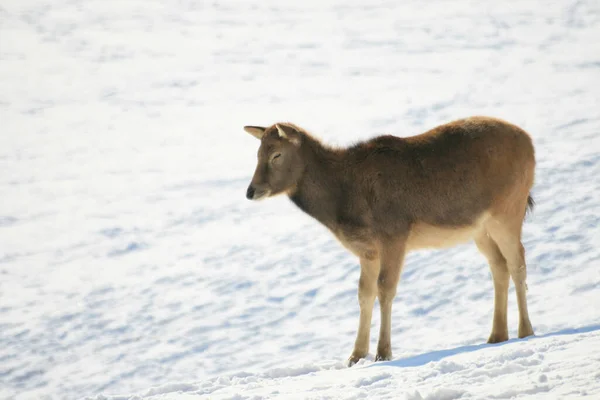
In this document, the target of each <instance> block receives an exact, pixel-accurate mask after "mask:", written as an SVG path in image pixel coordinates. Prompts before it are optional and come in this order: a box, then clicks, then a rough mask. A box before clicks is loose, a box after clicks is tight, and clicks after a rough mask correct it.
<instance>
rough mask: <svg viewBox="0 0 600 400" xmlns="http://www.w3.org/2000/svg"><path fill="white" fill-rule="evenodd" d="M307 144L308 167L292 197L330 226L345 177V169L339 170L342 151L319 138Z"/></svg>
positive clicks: (299, 206)
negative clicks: (321, 142)
mask: <svg viewBox="0 0 600 400" xmlns="http://www.w3.org/2000/svg"><path fill="white" fill-rule="evenodd" d="M306 147H307V148H306V149H304V159H305V160H306V167H305V169H304V173H303V174H302V176H301V177H300V179H299V180H298V183H297V185H296V188H295V190H294V191H293V192H291V193H290V194H289V198H290V200H291V201H292V202H293V203H294V204H296V206H298V208H300V209H301V210H302V211H304V212H305V213H306V214H308V215H310V216H311V217H313V218H315V219H316V220H318V221H319V222H321V223H322V224H324V225H325V226H327V227H330V228H331V227H333V224H334V223H335V218H336V217H335V216H336V212H337V209H338V204H337V203H338V202H339V198H340V197H339V195H340V190H341V187H342V185H343V182H342V180H344V179H345V174H344V173H343V171H341V172H342V173H341V174H340V165H341V163H340V161H341V158H342V153H341V152H340V151H337V150H333V149H328V148H326V147H324V146H323V145H321V144H320V143H318V142H314V143H308V145H307V146H306Z"/></svg>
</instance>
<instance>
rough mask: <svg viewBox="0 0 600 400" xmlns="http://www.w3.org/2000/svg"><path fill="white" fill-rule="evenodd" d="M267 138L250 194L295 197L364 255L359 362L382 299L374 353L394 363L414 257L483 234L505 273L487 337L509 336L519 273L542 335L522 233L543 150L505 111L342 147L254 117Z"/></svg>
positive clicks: (497, 270) (498, 272)
mask: <svg viewBox="0 0 600 400" xmlns="http://www.w3.org/2000/svg"><path fill="white" fill-rule="evenodd" d="M244 130H245V131H246V132H248V133H250V134H252V135H253V136H255V137H256V138H258V139H260V141H261V144H260V147H259V149H258V164H257V166H256V170H255V172H254V176H253V177H252V182H251V183H250V186H249V187H248V190H247V193H246V197H247V198H248V199H251V200H259V199H263V198H266V197H269V196H275V195H278V194H286V195H287V196H288V197H289V198H290V200H291V201H292V202H294V203H295V204H296V205H297V206H298V207H299V208H300V209H301V210H303V211H304V212H306V213H307V214H308V215H310V216H312V217H313V218H315V219H316V220H317V221H319V222H320V223H322V224H323V225H324V226H326V227H327V228H328V229H329V230H330V231H331V232H332V233H333V235H335V237H336V238H337V239H338V240H339V241H340V242H341V244H342V245H343V246H344V247H345V248H347V249H348V250H349V251H351V252H352V253H353V254H354V255H356V256H357V257H358V258H359V259H360V271H361V272H360V279H359V283H358V301H359V305H360V318H359V325H358V332H357V335H356V341H355V344H354V351H353V352H352V355H351V356H350V358H349V360H348V365H349V366H352V365H353V364H355V363H356V362H358V361H359V360H360V359H361V358H364V357H366V356H367V354H368V352H369V336H370V329H371V317H372V311H373V307H374V303H375V298H376V297H378V298H379V302H380V311H381V326H380V330H379V342H378V345H377V354H376V356H375V360H376V361H379V360H390V359H391V357H392V351H391V338H390V336H391V333H390V328H391V310H392V302H393V299H394V297H395V295H396V288H397V285H398V281H399V278H400V275H401V272H402V266H403V261H404V257H405V254H406V253H407V252H409V251H412V250H416V249H425V248H438V249H439V248H447V247H450V246H454V245H457V244H459V243H465V242H468V241H470V240H474V242H475V244H476V246H477V248H478V249H479V251H480V252H481V253H482V254H483V255H484V256H485V258H486V259H487V261H488V263H489V266H490V269H491V275H492V277H493V282H494V293H495V296H494V316H493V324H492V332H491V335H490V336H489V339H488V343H497V342H502V341H505V340H508V326H507V318H506V316H507V301H508V287H509V277H510V278H512V281H513V283H514V285H515V289H516V295H517V303H518V309H519V338H523V337H526V336H530V335H533V334H534V333H533V328H532V326H531V322H530V321H529V314H528V311H527V299H526V290H527V285H526V283H525V280H526V277H527V270H526V264H525V251H524V248H523V245H522V244H521V230H522V225H523V221H524V218H525V214H526V212H527V209H532V208H533V204H534V203H533V199H532V197H531V196H530V190H531V188H532V186H533V183H534V170H535V163H536V162H535V154H534V147H533V143H532V140H531V138H530V136H529V135H528V134H527V133H526V132H525V131H523V130H522V129H521V128H519V127H517V126H515V125H513V124H510V123H508V122H506V121H502V120H500V119H496V118H490V117H481V116H474V117H470V118H465V119H460V120H456V121H452V122H449V123H447V124H444V125H441V126H438V127H435V128H433V129H431V130H429V131H427V132H425V133H422V134H419V135H416V136H411V137H395V136H391V135H384V136H378V137H374V138H372V139H370V140H367V141H364V142H361V143H358V144H355V145H353V146H350V147H347V148H333V147H331V146H327V145H325V144H324V143H322V142H321V141H320V140H318V139H317V138H315V137H314V136H312V135H311V134H309V133H308V132H307V131H306V130H304V129H302V128H300V127H298V126H296V125H294V124H291V123H278V124H274V125H272V126H270V127H259V126H245V127H244Z"/></svg>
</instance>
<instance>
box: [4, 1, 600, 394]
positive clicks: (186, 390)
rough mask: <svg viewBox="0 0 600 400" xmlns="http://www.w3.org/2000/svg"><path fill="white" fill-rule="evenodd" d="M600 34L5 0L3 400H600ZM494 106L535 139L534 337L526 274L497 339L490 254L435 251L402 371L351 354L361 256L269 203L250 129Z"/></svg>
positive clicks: (515, 21) (452, 16) (338, 10)
mask: <svg viewBox="0 0 600 400" xmlns="http://www.w3.org/2000/svg"><path fill="white" fill-rule="evenodd" d="M599 38H600V3H599V2H598V1H597V0H581V1H573V0H564V1H529V0H527V1H498V2H487V1H485V2H475V1H469V0H456V1H441V0H433V1H428V2H418V1H416V0H408V1H403V2H399V1H398V2H394V1H387V0H376V1H369V2H366V1H365V2H359V1H355V0H344V1H341V0H323V1H302V2H282V1H275V0H266V1H262V2H252V3H251V2H243V1H198V2H196V1H189V0H180V1H159V0H151V1H142V0H121V1H118V2H117V1H101V0H88V1H82V0H68V1H67V0H53V1H49V0H19V1H17V0H5V1H3V2H2V3H1V4H0V171H1V172H0V398H1V399H7V400H8V399H15V400H17V399H18V400H22V399H75V398H78V399H79V398H89V399H96V400H100V399H167V398H168V399H175V400H183V399H186V400H192V399H198V398H211V399H217V398H227V399H262V398H286V399H287V398H299V399H300V398H302V399H305V398H314V399H316V398H319V399H324V398H331V399H334V398H342V399H355V398H378V399H382V398H394V399H410V400H421V399H428V400H429V399H459V398H461V399H462V398H464V399H474V398H477V399H495V398H498V399H503V398H512V397H519V398H531V399H571V398H580V397H584V396H586V395H587V396H588V397H589V398H600V368H599V365H600V311H599V310H600V268H599V267H600V265H599V264H600V250H599V248H598V244H599V243H600V228H599V225H600V205H599V198H600V40H599ZM476 114H479V115H491V116H496V117H500V118H504V119H507V120H509V121H511V122H513V123H515V124H517V125H520V126H521V127H523V128H524V129H525V130H527V131H528V132H529V133H530V134H531V136H532V137H533V140H534V144H535V146H536V156H537V161H538V164H537V169H536V183H535V187H534V190H533V196H534V198H535V200H536V202H537V207H536V209H535V211H534V213H533V214H531V215H530V216H528V218H527V221H526V224H525V227H524V234H523V240H524V245H525V248H526V252H527V253H526V254H527V260H528V287H529V291H528V299H529V311H530V315H531V319H532V323H533V325H534V329H535V332H536V336H535V337H533V338H530V339H528V340H518V339H515V338H516V334H517V332H516V330H517V316H518V315H517V308H516V297H515V294H514V289H513V288H512V286H511V290H510V293H509V296H510V297H509V334H510V337H511V340H510V341H509V342H505V343H502V344H499V345H486V344H485V341H486V339H487V336H488V334H489V332H490V329H491V318H492V311H493V293H492V281H491V277H490V273H489V269H488V267H487V264H486V263H485V260H484V258H483V257H482V256H481V255H480V254H479V253H478V252H477V250H476V248H475V246H474V245H473V244H472V243H471V244H465V245H462V246H459V247H455V248H452V249H448V250H439V251H420V252H415V253H411V254H410V255H409V256H408V258H407V260H406V267H405V269H404V272H403V275H402V280H401V282H400V285H399V289H398V295H397V298H396V300H395V303H394V308H393V315H392V346H393V348H392V350H393V357H394V358H393V360H392V361H390V362H381V363H379V362H378V363H375V362H373V354H372V353H371V354H370V355H369V358H368V359H367V360H363V361H361V362H360V363H359V364H358V365H356V366H355V367H352V368H346V367H345V365H344V363H345V360H346V359H347V357H348V356H349V355H350V352H351V350H352V345H353V343H354V338H355V333H356V328H357V326H358V301H357V293H356V289H357V281H358V276H359V266H358V263H357V260H356V259H355V258H354V257H353V256H352V255H350V254H349V253H348V252H347V251H346V250H344V249H343V248H342V247H341V245H340V244H339V243H338V242H337V241H336V240H335V239H334V238H333V237H332V236H331V235H330V234H329V232H328V231H326V229H325V228H323V227H322V226H320V225H319V224H318V223H317V222H316V221H313V220H312V219H310V217H308V216H306V215H304V214H303V213H302V212H301V211H299V210H298V209H297V208H295V206H294V205H293V204H292V203H291V202H289V201H288V200H287V199H285V198H283V197H281V198H275V199H268V200H265V201H261V202H258V203H254V202H250V201H248V200H246V199H245V196H244V195H245V190H246V187H247V185H248V183H249V180H250V177H251V175H252V172H253V169H254V166H255V162H256V150H257V148H258V142H257V141H256V139H254V138H253V137H251V136H250V135H248V134H247V133H245V132H244V131H243V130H242V127H243V126H244V125H268V124H271V123H274V122H276V121H291V122H294V123H296V124H298V125H300V126H302V127H304V128H306V129H308V130H310V131H312V132H313V133H314V134H315V135H316V136H318V137H320V138H322V139H323V140H324V141H326V142H328V143H331V144H334V145H345V144H351V143H354V142H355V141H357V140H361V139H366V138H368V137H371V136H373V135H376V134H382V133H391V134H395V135H399V136H409V135H413V134H417V133H421V132H423V131H425V130H426V129H429V128H432V127H434V126H435V125H437V124H440V123H444V122H448V121H450V120H452V119H456V118H461V117H465V116H469V115H476ZM376 307H378V304H376ZM378 327H379V313H378V312H375V313H374V318H373V334H372V336H371V337H372V339H371V346H372V351H373V350H374V346H375V345H376V338H377V335H376V331H377V329H378Z"/></svg>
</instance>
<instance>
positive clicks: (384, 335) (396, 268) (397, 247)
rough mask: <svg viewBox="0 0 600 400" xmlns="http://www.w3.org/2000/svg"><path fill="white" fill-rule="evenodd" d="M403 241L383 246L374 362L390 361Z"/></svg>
mask: <svg viewBox="0 0 600 400" xmlns="http://www.w3.org/2000/svg"><path fill="white" fill-rule="evenodd" d="M404 252H405V241H404V240H398V241H395V242H393V243H389V244H386V245H385V246H383V248H382V251H381V265H380V272H379V277H378V279H377V291H378V296H379V305H380V309H381V326H380V327H379V343H378V344H377V355H376V356H375V361H387V360H391V359H392V344H391V329H392V303H393V301H394V297H395V296H396V288H397V286H398V281H399V280H400V274H401V273H402V266H403V263H404Z"/></svg>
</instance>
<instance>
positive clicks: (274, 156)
mask: <svg viewBox="0 0 600 400" xmlns="http://www.w3.org/2000/svg"><path fill="white" fill-rule="evenodd" d="M279 157H281V153H275V154H274V155H273V157H271V161H275V160H276V159H278V158H279Z"/></svg>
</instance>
